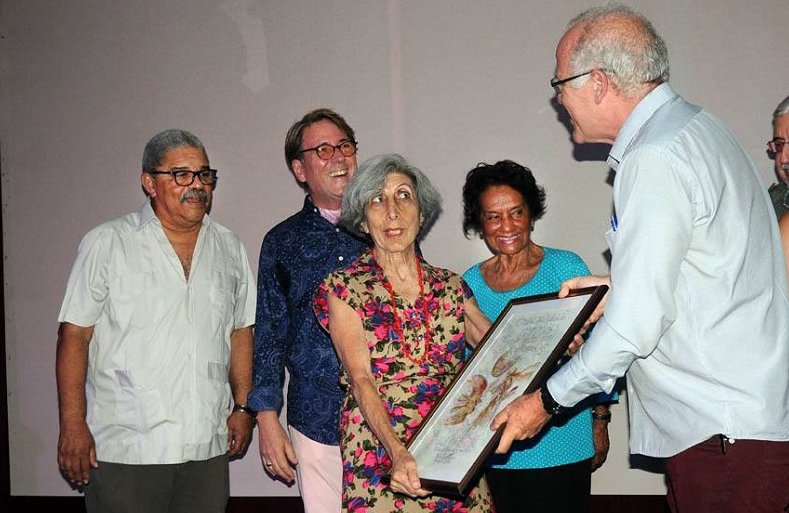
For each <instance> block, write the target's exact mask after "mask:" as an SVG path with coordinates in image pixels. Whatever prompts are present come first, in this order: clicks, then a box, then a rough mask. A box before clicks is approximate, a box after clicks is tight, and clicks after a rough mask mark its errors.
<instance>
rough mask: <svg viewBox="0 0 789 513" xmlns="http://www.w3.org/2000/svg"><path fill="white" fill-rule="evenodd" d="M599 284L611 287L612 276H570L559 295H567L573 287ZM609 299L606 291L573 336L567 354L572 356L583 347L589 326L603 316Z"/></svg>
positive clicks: (580, 287)
mask: <svg viewBox="0 0 789 513" xmlns="http://www.w3.org/2000/svg"><path fill="white" fill-rule="evenodd" d="M598 285H608V287H609V289H610V288H611V277H610V276H578V277H576V278H570V279H569V280H567V281H565V282H564V283H562V286H561V288H560V289H559V297H567V295H568V294H569V293H570V290H573V289H582V288H584V287H596V286H598ZM606 300H608V292H606V293H605V295H604V296H603V299H602V300H601V301H600V303H598V304H597V307H596V308H595V309H594V312H592V315H590V316H589V318H588V319H587V320H586V322H584V325H583V326H582V327H581V329H580V330H579V331H578V333H576V334H575V336H574V337H573V341H572V342H571V343H570V347H568V348H567V354H569V355H570V356H572V355H574V354H575V353H577V352H578V350H579V349H581V346H582V345H583V344H584V338H583V336H584V335H585V334H586V332H587V331H589V328H590V327H591V326H592V324H594V323H596V322H597V321H598V320H599V319H600V317H602V316H603V310H604V309H605V303H606Z"/></svg>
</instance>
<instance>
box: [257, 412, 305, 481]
mask: <svg viewBox="0 0 789 513" xmlns="http://www.w3.org/2000/svg"><path fill="white" fill-rule="evenodd" d="M257 422H258V445H259V446H260V461H261V463H263V469H264V470H265V471H266V472H267V473H268V474H269V475H270V476H272V477H274V478H279V479H281V480H283V481H285V482H286V483H292V482H293V481H294V480H295V479H296V473H295V471H294V469H293V467H294V466H295V465H297V464H298V460H297V458H296V451H294V450H293V445H292V444H291V443H290V438H288V435H287V433H285V430H284V429H283V428H282V424H280V422H279V415H277V412H276V411H272V410H266V411H260V412H258V414H257Z"/></svg>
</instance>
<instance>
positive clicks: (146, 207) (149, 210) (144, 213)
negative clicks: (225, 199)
mask: <svg viewBox="0 0 789 513" xmlns="http://www.w3.org/2000/svg"><path fill="white" fill-rule="evenodd" d="M153 221H156V222H157V223H159V224H161V223H160V222H159V218H158V217H156V212H154V211H153V205H151V199H150V198H146V200H145V202H144V203H143V204H142V207H140V225H139V226H138V227H137V229H138V230H142V229H143V228H144V227H145V225H147V224H148V223H151V222H153ZM210 223H211V218H210V217H209V216H208V214H205V215H204V216H203V226H206V225H208V224H210Z"/></svg>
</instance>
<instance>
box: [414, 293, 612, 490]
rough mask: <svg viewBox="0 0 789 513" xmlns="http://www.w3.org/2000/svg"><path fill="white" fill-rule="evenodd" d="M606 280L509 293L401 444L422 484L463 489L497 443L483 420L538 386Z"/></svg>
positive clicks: (487, 420) (596, 301) (498, 433)
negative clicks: (564, 292)
mask: <svg viewBox="0 0 789 513" xmlns="http://www.w3.org/2000/svg"><path fill="white" fill-rule="evenodd" d="M607 291H608V287H607V286H605V285H601V286H598V287H588V288H584V289H577V290H573V291H571V292H570V294H569V295H568V296H567V297H565V298H559V297H558V295H557V294H542V295H539V296H530V297H524V298H517V299H512V300H510V301H509V303H507V306H506V307H505V308H504V310H502V312H501V314H500V315H499V316H498V318H497V319H496V321H495V323H494V324H493V325H492V326H491V328H490V329H489V330H488V332H487V333H486V334H485V336H484V337H483V339H482V340H481V341H480V343H479V345H478V346H477V349H476V350H475V351H474V353H473V354H472V356H471V358H470V359H469V361H468V362H466V365H465V367H464V368H463V370H462V371H461V372H460V374H458V375H457V376H456V377H455V379H454V380H453V381H452V383H451V384H450V385H449V387H448V388H447V390H446V391H445V392H444V394H443V395H442V397H441V398H440V399H439V400H438V401H437V402H436V404H435V405H434V406H433V409H432V410H431V412H430V413H429V414H428V416H427V417H426V418H425V420H424V422H423V423H422V425H421V426H420V427H419V429H418V430H417V432H416V433H415V434H414V436H413V438H411V440H409V442H408V443H407V444H406V447H407V449H408V450H409V452H411V454H412V455H413V456H414V459H415V460H416V463H417V468H418V469H419V475H420V478H421V481H422V487H423V488H425V489H427V490H431V491H433V492H436V493H439V494H444V495H451V496H463V495H464V494H465V493H466V492H467V489H468V488H469V485H470V484H471V483H472V482H473V481H474V480H475V479H474V478H476V477H477V474H478V471H479V470H480V467H481V466H482V464H483V463H484V462H485V460H486V459H487V457H488V456H489V455H490V453H491V452H492V451H493V450H494V449H495V448H496V445H497V444H498V441H499V438H501V433H502V431H503V426H502V427H500V428H499V429H498V430H497V431H495V432H494V431H491V429H490V423H491V421H492V420H493V417H495V416H496V414H498V413H499V412H500V411H501V410H502V409H503V408H504V407H505V406H506V405H507V404H509V403H510V402H511V401H512V400H513V399H515V398H516V397H518V396H519V395H521V394H527V393H530V392H533V391H535V390H537V389H538V388H540V386H542V384H543V383H544V382H545V381H546V380H547V379H548V378H549V377H550V375H551V374H552V373H553V371H554V370H555V369H556V368H557V363H558V362H559V361H560V359H561V358H562V356H563V355H564V354H565V352H566V351H567V348H568V347H569V345H570V343H571V342H572V340H573V337H574V336H575V334H576V333H578V332H579V330H580V329H581V327H582V326H583V324H584V323H585V322H586V320H587V319H588V318H589V316H590V315H591V314H592V312H594V309H595V308H596V307H597V305H598V304H599V303H600V301H601V300H602V299H603V296H604V295H605V293H606V292H607Z"/></svg>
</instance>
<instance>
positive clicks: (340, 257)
mask: <svg viewBox="0 0 789 513" xmlns="http://www.w3.org/2000/svg"><path fill="white" fill-rule="evenodd" d="M337 260H339V261H340V262H342V261H343V260H345V258H344V257H343V256H342V255H340V256H338V257H337Z"/></svg>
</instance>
